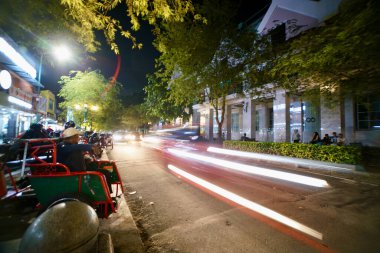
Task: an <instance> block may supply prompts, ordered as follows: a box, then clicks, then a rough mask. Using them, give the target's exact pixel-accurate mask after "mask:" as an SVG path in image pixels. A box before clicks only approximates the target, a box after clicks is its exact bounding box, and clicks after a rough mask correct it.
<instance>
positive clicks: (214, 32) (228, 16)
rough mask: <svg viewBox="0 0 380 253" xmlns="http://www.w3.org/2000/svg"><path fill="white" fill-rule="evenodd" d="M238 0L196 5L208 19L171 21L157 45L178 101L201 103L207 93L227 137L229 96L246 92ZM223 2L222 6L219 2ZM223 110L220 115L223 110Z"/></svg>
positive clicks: (180, 102) (219, 128) (158, 73)
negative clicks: (236, 2)
mask: <svg viewBox="0 0 380 253" xmlns="http://www.w3.org/2000/svg"><path fill="white" fill-rule="evenodd" d="M234 4H235V3H233V2H232V1H218V0H212V1H205V2H204V3H203V4H202V5H196V12H197V13H199V14H200V15H202V16H204V17H205V18H206V19H207V24H204V23H201V22H192V21H191V20H185V22H182V23H167V24H164V25H163V28H162V32H161V33H160V34H158V36H157V38H156V40H155V41H154V45H155V46H156V48H157V50H158V51H159V52H160V53H161V56H160V58H159V60H158V62H159V64H162V66H164V71H162V70H161V69H159V70H158V71H157V72H156V75H157V76H159V77H160V76H164V77H168V76H170V77H171V79H170V80H169V81H168V83H169V88H170V99H171V100H172V101H174V103H175V104H176V105H179V104H192V103H194V102H195V103H197V102H199V101H200V100H201V99H204V97H205V96H206V97H207V99H208V100H209V101H210V103H211V105H212V106H213V108H214V109H215V112H216V115H217V117H216V120H217V124H218V136H219V139H221V136H222V132H221V129H222V125H223V121H224V114H225V105H226V96H227V95H228V94H230V93H231V92H232V91H233V90H234V91H239V92H238V93H242V89H240V90H236V88H237V87H239V86H241V81H242V75H241V73H242V71H243V67H244V64H243V62H244V60H243V57H244V55H245V54H246V52H245V51H244V48H242V47H239V46H238V45H239V44H244V43H240V42H238V41H239V40H240V39H243V38H245V36H241V35H240V34H239V33H237V29H236V28H237V24H236V22H234V16H235V13H234V12H233V11H231V10H236V6H235V5H234ZM215 6H218V8H215ZM219 113H220V115H219Z"/></svg>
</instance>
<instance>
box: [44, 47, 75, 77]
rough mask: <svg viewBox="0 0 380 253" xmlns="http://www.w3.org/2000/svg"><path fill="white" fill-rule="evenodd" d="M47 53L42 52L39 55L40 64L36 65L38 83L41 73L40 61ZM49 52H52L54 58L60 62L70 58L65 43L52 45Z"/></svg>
mask: <svg viewBox="0 0 380 253" xmlns="http://www.w3.org/2000/svg"><path fill="white" fill-rule="evenodd" d="M47 54H49V53H42V54H41V56H40V64H39V67H38V82H40V83H41V73H42V62H43V59H44V56H45V55H47ZM51 54H53V55H54V58H56V59H57V60H58V61H60V62H63V61H67V60H69V59H70V58H71V52H70V50H69V49H68V48H67V47H66V46H65V45H60V46H56V47H53V50H52V52H51Z"/></svg>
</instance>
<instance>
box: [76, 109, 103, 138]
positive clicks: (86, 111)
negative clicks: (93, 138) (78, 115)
mask: <svg viewBox="0 0 380 253" xmlns="http://www.w3.org/2000/svg"><path fill="white" fill-rule="evenodd" d="M82 108H83V125H84V130H85V131H86V130H87V117H88V113H89V110H90V111H97V110H98V109H99V107H98V106H97V105H92V106H88V104H83V106H81V105H79V104H76V105H75V109H76V110H82ZM90 130H92V117H90Z"/></svg>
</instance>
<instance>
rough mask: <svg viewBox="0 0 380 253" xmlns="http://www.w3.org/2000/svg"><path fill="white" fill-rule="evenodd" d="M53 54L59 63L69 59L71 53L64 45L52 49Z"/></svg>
mask: <svg viewBox="0 0 380 253" xmlns="http://www.w3.org/2000/svg"><path fill="white" fill-rule="evenodd" d="M53 54H54V56H55V58H56V59H57V60H59V61H67V60H68V59H70V58H71V52H70V50H69V49H68V48H67V47H66V46H65V45H60V46H57V47H55V48H54V49H53Z"/></svg>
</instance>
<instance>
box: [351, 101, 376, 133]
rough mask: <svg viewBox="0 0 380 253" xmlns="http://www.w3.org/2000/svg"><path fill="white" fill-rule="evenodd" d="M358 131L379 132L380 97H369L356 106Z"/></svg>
mask: <svg viewBox="0 0 380 253" xmlns="http://www.w3.org/2000/svg"><path fill="white" fill-rule="evenodd" d="M356 127H357V129H358V130H374V129H378V130H380V96H369V97H367V98H366V99H364V100H362V101H360V102H358V103H357V105H356Z"/></svg>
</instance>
